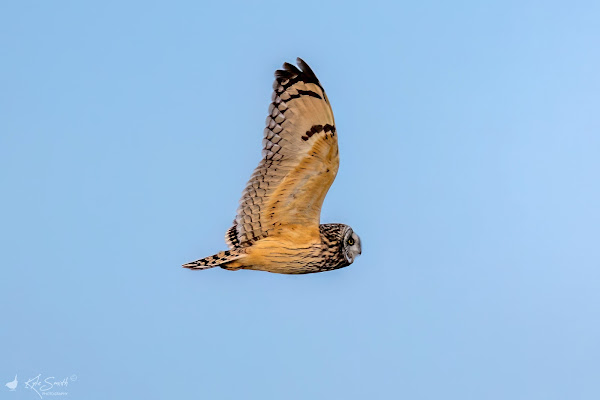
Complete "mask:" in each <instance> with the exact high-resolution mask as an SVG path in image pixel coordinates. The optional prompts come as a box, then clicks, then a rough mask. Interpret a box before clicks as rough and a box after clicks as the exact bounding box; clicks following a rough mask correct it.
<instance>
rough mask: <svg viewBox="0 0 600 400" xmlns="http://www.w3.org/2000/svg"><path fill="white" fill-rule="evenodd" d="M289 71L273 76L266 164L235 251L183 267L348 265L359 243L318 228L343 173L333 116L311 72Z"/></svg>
mask: <svg viewBox="0 0 600 400" xmlns="http://www.w3.org/2000/svg"><path fill="white" fill-rule="evenodd" d="M298 64H299V65H300V67H301V68H302V70H299V69H298V68H296V67H295V66H292V65H290V64H287V63H286V64H284V68H285V70H279V71H277V72H276V73H275V76H276V80H275V83H274V84H273V88H274V89H275V91H274V93H273V97H272V101H273V102H272V103H271V105H270V106H269V116H268V117H267V121H266V123H267V127H266V128H265V132H264V140H263V145H264V148H263V159H262V160H261V161H260V163H259V165H258V167H257V168H256V170H255V171H254V173H253V174H252V177H251V178H250V180H249V181H248V184H247V185H246V188H245V189H244V192H243V194H242V199H241V200H240V206H239V208H238V212H237V216H236V218H235V220H234V221H233V226H232V227H231V228H230V229H229V230H228V231H227V233H226V235H225V240H226V242H227V244H228V246H229V248H230V250H228V251H224V252H220V253H218V254H216V255H214V256H211V257H207V258H204V259H201V260H197V261H194V262H191V263H188V264H185V265H184V267H186V268H190V269H207V268H212V267H216V266H220V267H222V268H224V269H229V270H238V269H250V270H261V271H269V272H275V273H282V274H305V273H312V272H322V271H328V270H332V269H337V268H342V267H346V266H348V265H350V264H351V263H352V262H353V261H354V258H355V257H356V256H357V255H358V254H360V252H361V244H360V238H359V237H358V235H356V234H355V233H354V232H353V231H352V229H351V228H350V227H348V226H346V225H342V224H324V225H320V214H321V206H322V205H323V200H324V199H325V195H326V194H327V192H328V190H329V187H330V186H331V184H332V183H333V180H334V179H335V176H336V174H337V171H338V167H339V151H338V145H337V134H336V129H335V122H334V119H333V112H332V111H331V107H330V105H329V100H328V99H327V95H326V94H325V91H324V90H323V88H322V87H321V84H320V83H319V81H318V80H317V78H316V76H315V75H314V73H313V72H312V70H311V69H310V68H309V67H308V65H306V63H304V61H302V60H300V59H298Z"/></svg>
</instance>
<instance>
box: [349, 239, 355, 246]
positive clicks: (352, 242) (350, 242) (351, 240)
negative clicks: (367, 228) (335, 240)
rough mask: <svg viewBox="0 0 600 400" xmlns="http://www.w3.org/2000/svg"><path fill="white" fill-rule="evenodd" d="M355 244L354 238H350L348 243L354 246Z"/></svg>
mask: <svg viewBox="0 0 600 400" xmlns="http://www.w3.org/2000/svg"><path fill="white" fill-rule="evenodd" d="M353 244H354V239H352V238H350V239H348V245H349V246H352V245H353Z"/></svg>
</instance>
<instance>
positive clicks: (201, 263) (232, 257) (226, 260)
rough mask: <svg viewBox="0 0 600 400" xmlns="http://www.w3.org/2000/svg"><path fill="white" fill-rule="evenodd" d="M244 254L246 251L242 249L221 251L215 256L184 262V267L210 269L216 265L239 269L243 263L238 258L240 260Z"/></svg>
mask: <svg viewBox="0 0 600 400" xmlns="http://www.w3.org/2000/svg"><path fill="white" fill-rule="evenodd" d="M243 256H244V252H243V250H241V249H238V250H227V251H221V252H219V253H217V254H215V255H214V256H210V257H205V258H202V259H200V260H196V261H192V262H189V263H187V264H183V268H189V269H209V268H214V267H223V268H225V269H239V267H240V266H241V264H240V263H239V261H236V260H239V259H240V258H242V257H243Z"/></svg>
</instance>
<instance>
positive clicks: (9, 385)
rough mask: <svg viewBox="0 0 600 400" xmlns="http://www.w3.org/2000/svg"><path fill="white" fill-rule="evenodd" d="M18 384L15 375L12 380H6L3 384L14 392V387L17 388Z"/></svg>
mask: <svg viewBox="0 0 600 400" xmlns="http://www.w3.org/2000/svg"><path fill="white" fill-rule="evenodd" d="M18 384H19V381H18V380H17V375H15V379H14V380H13V381H12V382H8V383H7V384H6V385H4V386H6V387H7V388H9V389H10V391H11V392H14V391H15V389H16V388H17V385H18Z"/></svg>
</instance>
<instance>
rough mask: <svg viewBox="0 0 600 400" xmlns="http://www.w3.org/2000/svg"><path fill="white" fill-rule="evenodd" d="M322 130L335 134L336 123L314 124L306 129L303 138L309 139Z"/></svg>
mask: <svg viewBox="0 0 600 400" xmlns="http://www.w3.org/2000/svg"><path fill="white" fill-rule="evenodd" d="M321 132H331V133H332V135H334V134H335V126H334V125H330V124H325V125H313V126H311V127H310V129H309V130H307V131H306V133H305V134H304V136H302V140H304V141H307V140H308V139H310V138H311V137H312V135H314V134H315V133H321Z"/></svg>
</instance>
